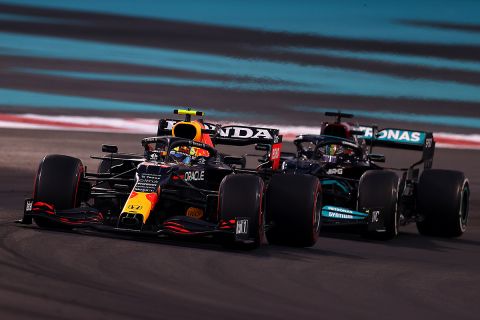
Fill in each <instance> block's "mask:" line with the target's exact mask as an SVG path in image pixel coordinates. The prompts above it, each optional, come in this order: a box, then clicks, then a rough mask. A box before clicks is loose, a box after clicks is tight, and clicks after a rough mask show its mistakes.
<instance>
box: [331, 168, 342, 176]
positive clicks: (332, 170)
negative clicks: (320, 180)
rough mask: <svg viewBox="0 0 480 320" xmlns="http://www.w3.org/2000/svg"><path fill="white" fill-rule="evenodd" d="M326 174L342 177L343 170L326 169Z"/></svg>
mask: <svg viewBox="0 0 480 320" xmlns="http://www.w3.org/2000/svg"><path fill="white" fill-rule="evenodd" d="M327 174H338V175H342V174H343V169H342V168H338V169H328V171H327Z"/></svg>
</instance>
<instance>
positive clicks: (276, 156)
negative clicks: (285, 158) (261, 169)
mask: <svg viewBox="0 0 480 320" xmlns="http://www.w3.org/2000/svg"><path fill="white" fill-rule="evenodd" d="M281 150H282V144H281V143H275V144H274V145H273V146H272V151H271V153H270V160H271V161H272V169H273V170H277V169H278V168H280V154H281Z"/></svg>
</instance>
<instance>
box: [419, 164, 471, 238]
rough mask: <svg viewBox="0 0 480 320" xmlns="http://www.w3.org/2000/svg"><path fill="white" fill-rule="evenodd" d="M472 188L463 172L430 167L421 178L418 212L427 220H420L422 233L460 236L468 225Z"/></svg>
mask: <svg viewBox="0 0 480 320" xmlns="http://www.w3.org/2000/svg"><path fill="white" fill-rule="evenodd" d="M469 197H470V189H469V184H468V180H467V178H465V175H464V174H463V173H462V172H460V171H453V170H440V169H429V170H425V171H424V172H423V173H422V176H421V177H420V181H419V182H418V189H417V211H418V212H419V214H421V215H423V217H424V219H423V220H422V221H418V222H417V229H418V231H419V232H420V234H422V235H429V236H440V237H459V236H461V235H462V234H463V233H464V232H465V230H466V228H467V220H468V206H469Z"/></svg>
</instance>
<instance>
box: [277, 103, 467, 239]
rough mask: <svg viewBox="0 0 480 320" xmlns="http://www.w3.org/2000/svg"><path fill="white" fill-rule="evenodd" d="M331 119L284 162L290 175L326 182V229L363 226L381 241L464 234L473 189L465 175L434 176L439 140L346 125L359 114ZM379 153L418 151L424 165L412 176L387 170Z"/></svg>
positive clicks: (446, 173) (298, 140) (304, 137)
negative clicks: (404, 234)
mask: <svg viewBox="0 0 480 320" xmlns="http://www.w3.org/2000/svg"><path fill="white" fill-rule="evenodd" d="M326 115H327V116H335V117H336V120H335V121H334V122H324V123H322V125H321V131H320V134H319V135H300V136H298V137H297V138H296V140H295V141H294V144H295V145H296V148H297V152H296V153H293V154H287V153H283V154H282V160H283V162H282V170H283V172H285V173H292V174H299V173H301V174H311V175H313V176H315V177H318V178H319V179H320V182H321V186H322V193H323V208H322V212H321V221H322V225H323V226H343V225H359V226H361V227H360V228H361V229H363V231H364V234H365V235H367V236H368V237H373V238H380V239H391V238H393V237H395V236H396V235H397V234H398V227H399V226H401V225H406V224H408V223H411V222H415V223H416V225H417V228H418V231H419V232H420V233H421V234H423V235H434V236H444V237H458V236H460V235H461V234H463V233H464V231H465V229H466V225H467V218H468V205H469V195H470V189H469V183H468V180H467V178H466V177H465V175H464V174H463V173H462V172H460V171H452V170H441V169H432V163H433V156H434V150H435V140H434V138H433V134H432V133H431V132H424V131H411V130H404V129H393V128H385V129H381V130H378V129H377V128H376V127H366V126H354V125H353V124H351V123H348V122H343V121H342V118H352V117H353V115H351V114H344V113H340V112H338V113H332V112H327V113H326ZM376 146H383V147H390V148H401V149H407V150H418V151H421V152H422V158H421V159H420V160H419V161H417V162H415V163H413V164H412V165H410V166H408V168H398V169H391V168H390V169H387V168H383V167H381V166H380V165H379V163H381V162H385V156H384V155H381V154H375V153H372V148H373V147H376ZM422 164H423V170H422V172H421V174H420V169H421V168H420V166H421V165H422ZM397 173H399V174H397Z"/></svg>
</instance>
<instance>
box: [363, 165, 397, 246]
mask: <svg viewBox="0 0 480 320" xmlns="http://www.w3.org/2000/svg"><path fill="white" fill-rule="evenodd" d="M398 181H399V179H398V176H397V174H396V173H395V172H393V171H387V170H372V171H367V172H365V173H364V174H363V175H362V177H361V178H360V182H359V186H358V202H357V210H359V211H361V210H362V208H367V209H370V210H375V209H376V208H378V209H379V210H380V212H381V213H380V214H381V217H380V219H383V222H384V229H383V230H369V231H366V232H365V233H364V236H365V237H367V238H372V239H377V240H390V239H393V238H394V237H396V236H397V235H398V223H399V214H398V210H397V209H398V205H397V204H398V190H399V189H398V187H399V185H398Z"/></svg>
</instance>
